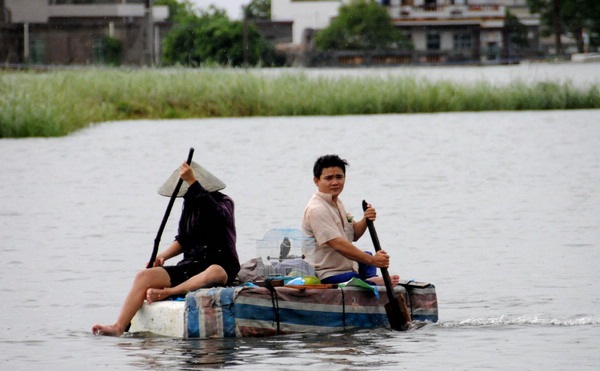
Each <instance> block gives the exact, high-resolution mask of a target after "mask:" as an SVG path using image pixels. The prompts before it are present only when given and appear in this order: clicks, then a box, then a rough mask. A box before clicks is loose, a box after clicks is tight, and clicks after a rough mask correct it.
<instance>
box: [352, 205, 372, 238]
mask: <svg viewBox="0 0 600 371" xmlns="http://www.w3.org/2000/svg"><path fill="white" fill-rule="evenodd" d="M376 217H377V212H376V211H375V209H374V208H373V207H372V206H371V204H368V205H367V210H365V213H364V216H363V218H362V219H361V220H359V221H358V222H355V223H354V224H353V225H352V226H353V228H354V241H358V239H359V238H361V237H362V235H363V234H364V233H365V231H366V230H367V219H368V220H371V221H375V218H376Z"/></svg>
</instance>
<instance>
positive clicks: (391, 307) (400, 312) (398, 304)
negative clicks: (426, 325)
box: [362, 200, 411, 331]
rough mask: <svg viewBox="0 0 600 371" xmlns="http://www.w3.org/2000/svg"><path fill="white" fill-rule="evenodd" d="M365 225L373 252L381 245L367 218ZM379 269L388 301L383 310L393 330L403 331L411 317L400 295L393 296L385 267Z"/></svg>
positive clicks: (363, 203)
mask: <svg viewBox="0 0 600 371" xmlns="http://www.w3.org/2000/svg"><path fill="white" fill-rule="evenodd" d="M362 207H363V211H366V210H367V201H365V200H363V202H362ZM367 227H368V228H369V234H370V235H371V240H373V246H374V247H375V252H377V251H379V250H381V245H379V238H378V237H377V232H376V231H375V225H374V224H373V221H372V220H370V219H367ZM379 269H380V270H381V275H382V276H383V282H384V283H385V291H387V296H388V303H387V304H386V305H385V312H386V313H387V316H388V321H389V322H390V326H391V327H392V329H394V330H398V331H405V330H407V329H408V327H409V324H410V322H411V319H410V315H409V314H408V309H407V308H406V304H405V303H404V298H403V297H402V295H398V296H397V297H396V296H394V289H393V287H392V281H391V280H390V275H389V274H388V270H387V268H379Z"/></svg>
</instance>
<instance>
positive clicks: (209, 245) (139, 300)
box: [92, 162, 240, 336]
mask: <svg viewBox="0 0 600 371" xmlns="http://www.w3.org/2000/svg"><path fill="white" fill-rule="evenodd" d="M179 178H181V179H183V181H184V182H183V183H182V187H181V188H180V190H179V192H178V195H177V196H178V197H183V199H184V203H183V210H182V212H181V218H180V219H179V230H178V234H177V236H176V237H175V240H174V241H173V243H171V245H170V246H169V247H168V248H167V249H166V250H165V251H162V252H161V253H159V254H158V255H157V256H156V260H155V261H154V265H153V267H152V268H150V269H144V270H142V271H140V272H139V273H138V274H137V275H136V277H135V280H134V282H133V285H132V287H131V289H130V291H129V294H128V296H127V298H126V299H125V303H124V304H123V307H122V309H121V313H120V314H119V317H118V318H117V321H116V322H115V323H114V324H112V325H94V326H93V327H92V332H93V333H94V334H95V335H113V336H119V335H122V334H123V333H124V332H125V331H126V329H127V326H128V325H129V323H130V322H131V320H132V319H133V317H134V316H135V314H136V313H137V311H138V310H139V309H140V307H141V306H142V305H143V304H144V300H146V301H147V302H148V304H151V303H153V302H155V301H160V300H165V299H167V298H169V297H173V296H181V295H184V294H186V293H187V292H190V291H194V290H197V289H199V288H203V287H213V286H227V285H231V283H232V282H233V280H234V279H235V277H236V276H237V273H238V271H239V270H240V263H239V259H238V255H237V250H236V247H235V243H236V231H235V218H234V204H233V200H232V199H231V198H230V197H229V196H227V195H225V194H224V193H222V192H220V191H221V190H222V189H223V188H225V183H223V182H222V181H221V180H219V179H218V178H217V177H216V176H214V175H213V174H211V173H210V172H209V171H208V170H206V169H205V168H203V167H202V166H200V165H198V164H197V163H195V162H192V163H191V166H190V165H188V164H187V163H186V162H184V163H183V164H182V165H181V166H180V167H179V169H178V170H175V171H174V172H173V174H172V175H171V177H169V179H168V180H167V181H166V182H165V184H163V185H162V186H161V187H160V188H159V189H158V193H159V194H161V195H163V196H167V197H171V196H172V194H173V193H174V191H175V188H176V185H177V183H178V181H179ZM181 254H183V259H182V260H181V261H180V262H178V263H177V264H176V265H172V266H166V265H164V263H165V261H166V260H168V259H171V258H173V257H175V256H179V255H181Z"/></svg>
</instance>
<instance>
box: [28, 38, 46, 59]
mask: <svg viewBox="0 0 600 371" xmlns="http://www.w3.org/2000/svg"><path fill="white" fill-rule="evenodd" d="M29 48H30V59H31V63H34V64H46V42H45V41H44V40H42V39H32V40H31V41H30V44H29Z"/></svg>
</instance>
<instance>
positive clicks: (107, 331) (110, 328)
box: [92, 325, 125, 336]
mask: <svg viewBox="0 0 600 371" xmlns="http://www.w3.org/2000/svg"><path fill="white" fill-rule="evenodd" d="M123 332H125V331H124V329H123V328H122V327H120V326H118V325H94V327H92V333H93V334H94V335H106V336H121V335H123Z"/></svg>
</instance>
